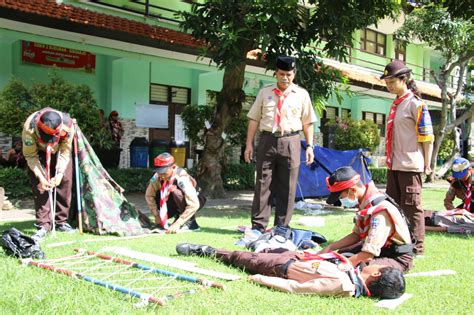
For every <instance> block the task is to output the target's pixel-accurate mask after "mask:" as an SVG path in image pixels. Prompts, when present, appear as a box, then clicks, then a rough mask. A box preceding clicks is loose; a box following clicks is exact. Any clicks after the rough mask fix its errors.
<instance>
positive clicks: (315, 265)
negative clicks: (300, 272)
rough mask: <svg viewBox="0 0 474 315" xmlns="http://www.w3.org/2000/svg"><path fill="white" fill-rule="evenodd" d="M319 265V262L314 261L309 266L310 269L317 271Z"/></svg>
mask: <svg viewBox="0 0 474 315" xmlns="http://www.w3.org/2000/svg"><path fill="white" fill-rule="evenodd" d="M319 265H321V262H319V261H315V262H313V263H312V264H311V267H313V268H314V269H318V268H319Z"/></svg>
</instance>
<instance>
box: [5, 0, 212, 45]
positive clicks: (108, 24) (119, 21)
mask: <svg viewBox="0 0 474 315" xmlns="http://www.w3.org/2000/svg"><path fill="white" fill-rule="evenodd" d="M0 8H7V9H11V10H15V11H20V12H23V13H28V14H34V15H38V16H45V17H49V18H52V19H57V20H64V21H67V22H70V23H75V24H81V25H86V26H92V27H96V28H101V29H106V30H114V31H119V32H124V33H129V34H133V35H138V36H142V37H148V38H151V39H155V40H159V41H162V42H165V43H170V44H174V45H182V46H188V47H191V48H201V47H202V46H203V45H202V44H201V43H200V42H199V41H197V40H196V39H195V38H194V37H193V36H191V35H189V34H186V33H182V32H178V31H175V30H171V29H167V28H164V27H160V26H152V25H148V24H145V23H140V22H137V21H133V20H129V19H125V18H122V17H117V16H111V15H107V14H103V13H98V12H94V11H90V10H87V9H82V8H79V7H75V6H72V5H65V4H60V5H58V4H56V1H54V0H34V1H27V0H23V1H17V0H0Z"/></svg>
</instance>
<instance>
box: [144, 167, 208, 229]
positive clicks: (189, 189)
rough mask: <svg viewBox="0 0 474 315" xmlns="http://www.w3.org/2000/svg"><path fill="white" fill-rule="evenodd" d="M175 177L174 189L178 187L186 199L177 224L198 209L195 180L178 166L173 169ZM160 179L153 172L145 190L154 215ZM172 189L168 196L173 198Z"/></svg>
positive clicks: (156, 211) (155, 213)
mask: <svg viewBox="0 0 474 315" xmlns="http://www.w3.org/2000/svg"><path fill="white" fill-rule="evenodd" d="M175 172H176V173H175V179H174V183H173V185H175V187H176V188H175V189H179V190H181V191H182V192H183V195H184V196H185V199H186V209H185V210H184V212H183V213H181V214H180V216H179V218H178V220H177V221H176V222H178V223H177V224H179V225H180V226H181V225H183V224H184V223H185V222H186V221H187V220H188V219H189V218H191V217H192V216H193V215H194V214H195V213H196V212H197V211H198V210H199V198H198V192H197V191H196V181H195V180H194V178H192V177H191V176H190V175H189V174H188V173H187V172H186V171H185V170H184V169H182V168H180V167H178V168H177V169H176V170H175ZM160 188H161V181H160V179H159V177H158V174H157V173H155V174H154V175H153V177H152V178H151V179H150V183H149V184H148V187H147V189H146V192H145V199H146V203H147V204H148V207H149V208H150V211H151V213H153V215H154V216H156V215H157V214H158V213H159V209H158V206H157V204H156V196H157V194H158V196H159V193H160ZM172 195H173V191H172V192H171V193H170V196H169V198H173V196H172Z"/></svg>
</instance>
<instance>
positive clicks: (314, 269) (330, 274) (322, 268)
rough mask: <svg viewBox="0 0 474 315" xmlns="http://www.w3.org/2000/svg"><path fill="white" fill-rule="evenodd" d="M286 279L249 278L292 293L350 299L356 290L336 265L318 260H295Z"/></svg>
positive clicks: (257, 276) (261, 276) (346, 275)
mask: <svg viewBox="0 0 474 315" xmlns="http://www.w3.org/2000/svg"><path fill="white" fill-rule="evenodd" d="M287 275H288V279H283V278H279V277H269V276H264V275H260V274H257V275H253V276H250V278H251V279H252V280H253V281H255V282H257V283H260V284H263V285H265V286H268V287H271V288H274V289H278V290H281V291H285V292H293V293H313V294H317V295H321V296H341V297H350V296H353V295H354V294H355V291H356V288H355V285H354V284H353V283H352V281H351V279H350V277H349V275H348V274H347V273H346V272H345V271H341V270H339V268H338V266H337V265H336V264H333V263H331V262H329V261H320V260H296V261H295V262H294V263H292V264H291V265H290V266H289V267H288V274H287Z"/></svg>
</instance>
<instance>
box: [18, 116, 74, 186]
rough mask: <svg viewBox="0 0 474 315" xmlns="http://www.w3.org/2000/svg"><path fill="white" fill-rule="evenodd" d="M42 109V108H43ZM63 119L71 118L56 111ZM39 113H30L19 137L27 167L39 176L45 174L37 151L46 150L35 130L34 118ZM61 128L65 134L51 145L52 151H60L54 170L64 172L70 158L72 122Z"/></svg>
mask: <svg viewBox="0 0 474 315" xmlns="http://www.w3.org/2000/svg"><path fill="white" fill-rule="evenodd" d="M43 110H44V109H43ZM55 112H57V113H58V114H59V115H61V117H62V118H63V122H64V121H65V120H69V119H71V118H70V117H69V116H68V115H67V114H64V113H62V112H60V111H56V110H55ZM38 113H39V111H38V112H34V113H33V114H31V115H30V116H29V117H28V118H27V119H26V121H25V124H24V125H23V131H22V134H21V138H22V141H23V155H24V156H25V159H26V162H27V163H28V167H29V168H30V169H31V171H32V172H33V173H34V174H35V175H36V177H39V176H40V175H43V176H46V173H45V170H44V168H43V167H42V166H41V163H40V161H39V158H38V151H46V144H45V143H41V142H40V141H39V135H38V133H37V131H36V128H37V127H36V124H35V122H34V118H35V117H36V115H37V114H38ZM62 128H63V130H64V131H66V132H67V136H66V137H65V138H63V139H61V140H60V141H59V143H56V144H54V145H53V147H52V149H53V153H56V152H58V150H59V152H60V156H59V159H58V161H57V163H56V172H57V173H64V172H65V171H66V167H67V165H68V164H69V161H70V159H71V150H72V140H73V139H74V134H75V128H74V124H73V125H72V126H71V128H69V127H68V126H67V125H66V124H64V123H63V127H62Z"/></svg>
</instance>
